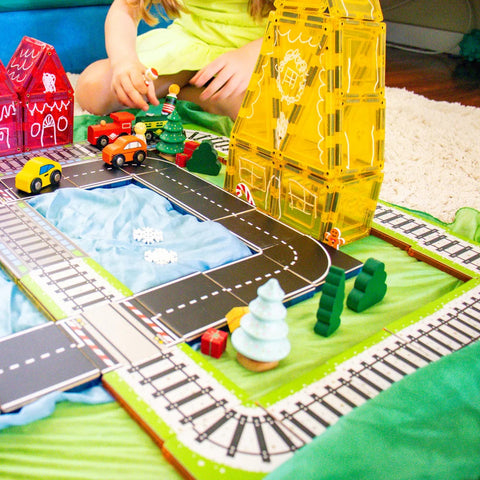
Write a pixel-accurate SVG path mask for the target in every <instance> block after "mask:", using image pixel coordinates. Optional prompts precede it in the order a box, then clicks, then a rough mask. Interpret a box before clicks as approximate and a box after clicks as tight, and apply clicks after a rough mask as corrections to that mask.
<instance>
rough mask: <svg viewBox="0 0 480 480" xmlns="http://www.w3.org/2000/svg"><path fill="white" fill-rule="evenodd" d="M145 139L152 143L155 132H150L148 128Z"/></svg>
mask: <svg viewBox="0 0 480 480" xmlns="http://www.w3.org/2000/svg"><path fill="white" fill-rule="evenodd" d="M145 140H146V142H147V143H151V142H152V141H153V132H150V131H149V130H147V131H146V132H145Z"/></svg>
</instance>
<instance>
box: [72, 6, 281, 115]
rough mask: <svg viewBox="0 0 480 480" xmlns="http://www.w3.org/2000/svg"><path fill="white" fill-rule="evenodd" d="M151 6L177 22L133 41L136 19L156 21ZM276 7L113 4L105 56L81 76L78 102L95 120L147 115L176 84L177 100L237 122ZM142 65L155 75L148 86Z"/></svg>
mask: <svg viewBox="0 0 480 480" xmlns="http://www.w3.org/2000/svg"><path fill="white" fill-rule="evenodd" d="M152 2H153V3H159V4H160V5H161V6H162V7H163V8H164V9H165V12H166V13H167V15H169V16H170V17H172V18H175V20H174V22H173V23H172V24H171V25H170V26H169V27H168V28H157V29H153V30H151V31H149V32H147V33H145V34H143V35H140V36H139V37H138V38H137V25H138V22H139V21H140V19H144V20H145V21H146V22H147V23H149V24H154V23H155V18H154V17H153V16H152V14H151V13H150V8H151V6H152ZM273 8H274V7H273V0H225V1H223V2H219V1H216V0H185V1H184V3H183V4H180V3H178V1H177V0H114V2H113V3H112V6H111V7H110V10H109V12H108V15H107V19H106V21H105V43H106V49H107V54H108V59H105V60H99V61H97V62H95V63H93V64H92V65H90V66H89V67H87V68H86V69H85V71H84V72H83V73H82V74H81V75H80V78H79V80H78V83H77V90H76V97H77V100H78V102H79V104H80V105H81V106H82V108H84V109H86V110H88V111H90V112H91V113H94V114H97V115H105V114H107V113H110V112H112V111H116V110H121V109H122V108H126V107H130V108H141V109H143V110H147V109H148V103H151V104H152V105H158V104H159V102H158V99H157V98H158V97H164V96H165V95H166V94H167V92H168V87H169V86H170V85H171V84H172V83H175V84H178V85H179V86H180V87H181V90H180V93H179V95H178V98H179V99H183V100H189V101H192V102H195V103H197V104H199V105H200V106H201V107H202V108H203V109H204V110H205V111H208V112H211V113H217V114H221V115H228V116H230V117H231V118H232V119H233V120H234V119H235V118H236V116H237V114H238V110H239V109H240V105H241V102H242V99H243V95H244V93H245V90H246V88H247V86H248V82H249V80H250V76H251V74H252V72H253V69H254V68H255V63H256V61H257V58H258V55H259V53H260V47H261V43H262V37H263V33H264V29H265V18H266V16H267V15H268V12H269V11H270V10H272V9H273ZM147 68H151V69H153V70H156V72H158V73H159V76H158V78H156V79H155V80H150V81H146V77H145V72H146V71H147Z"/></svg>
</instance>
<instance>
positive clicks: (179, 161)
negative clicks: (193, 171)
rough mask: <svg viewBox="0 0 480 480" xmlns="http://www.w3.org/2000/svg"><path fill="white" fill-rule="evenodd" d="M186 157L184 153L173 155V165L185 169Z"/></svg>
mask: <svg viewBox="0 0 480 480" xmlns="http://www.w3.org/2000/svg"><path fill="white" fill-rule="evenodd" d="M187 160H188V156H187V155H185V154H184V153H177V154H176V155H175V164H176V165H178V166H179V167H182V168H185V167H186V166H187Z"/></svg>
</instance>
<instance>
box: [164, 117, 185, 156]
mask: <svg viewBox="0 0 480 480" xmlns="http://www.w3.org/2000/svg"><path fill="white" fill-rule="evenodd" d="M184 146H185V134H184V133H183V125H182V119H181V118H180V115H179V114H178V112H177V111H176V110H174V111H173V112H172V113H171V114H170V115H169V116H168V117H167V123H166V124H165V125H164V127H163V132H162V133H161V134H160V140H159V142H158V143H157V150H158V151H159V152H161V153H166V154H169V155H175V154H176V153H182V152H183V148H184Z"/></svg>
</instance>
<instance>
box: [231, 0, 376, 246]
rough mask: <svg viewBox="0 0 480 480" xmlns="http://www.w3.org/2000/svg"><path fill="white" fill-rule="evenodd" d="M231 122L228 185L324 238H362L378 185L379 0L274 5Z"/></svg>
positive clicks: (317, 0) (290, 0)
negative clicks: (240, 187)
mask: <svg viewBox="0 0 480 480" xmlns="http://www.w3.org/2000/svg"><path fill="white" fill-rule="evenodd" d="M275 7H276V10H275V11H273V12H271V13H270V16H269V21H268V24H267V28H266V31H265V36H264V40H263V44H262V48H261V51H260V56H259V58H258V61H257V64H256V68H255V71H254V73H253V75H252V77H251V79H250V83H249V86H248V88H247V92H246V94H245V97H244V100H243V103H242V106H241V109H240V112H239V115H238V117H237V120H236V122H235V125H234V128H233V131H232V135H231V141H230V151H229V158H228V163H227V170H226V177H225V188H226V189H227V190H229V191H230V192H232V193H234V192H235V191H236V187H237V185H240V184H243V185H246V187H248V189H249V191H250V192H251V195H252V196H253V201H254V204H255V205H256V207H257V208H259V209H260V210H263V211H265V212H266V213H268V214H269V215H271V216H273V217H275V218H279V219H280V220H281V221H283V222H285V223H287V224H289V225H291V226H292V227H294V228H296V229H298V230H300V231H302V232H304V233H307V234H310V235H312V236H314V237H316V238H318V239H320V240H323V239H324V235H325V233H326V232H330V231H331V230H332V228H337V229H338V230H339V231H340V232H341V236H342V238H344V239H345V242H346V243H349V242H352V241H354V240H356V239H358V238H361V237H364V236H366V235H368V233H369V231H370V225H371V222H372V219H373V215H374V212H375V207H376V202H377V199H378V195H379V192H380V186H381V183H382V180H383V172H382V170H383V162H384V134H385V74H384V71H385V25H384V23H383V22H382V12H381V9H380V3H379V0H341V1H340V0H297V1H293V0H276V1H275Z"/></svg>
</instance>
